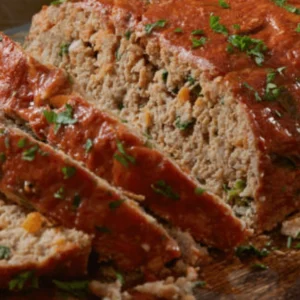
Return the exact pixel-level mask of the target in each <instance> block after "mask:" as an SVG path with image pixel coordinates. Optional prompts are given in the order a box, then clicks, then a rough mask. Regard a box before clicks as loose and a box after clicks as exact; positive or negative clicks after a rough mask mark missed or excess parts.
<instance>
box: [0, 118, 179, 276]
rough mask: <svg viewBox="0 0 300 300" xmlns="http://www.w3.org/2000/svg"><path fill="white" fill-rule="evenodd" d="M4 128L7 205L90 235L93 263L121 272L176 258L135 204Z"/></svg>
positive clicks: (2, 183)
mask: <svg viewBox="0 0 300 300" xmlns="http://www.w3.org/2000/svg"><path fill="white" fill-rule="evenodd" d="M5 125H6V126H5V127H4V126H3V125H2V126H1V128H0V130H1V131H0V132H1V134H0V154H1V158H2V159H1V166H0V170H1V179H0V190H1V192H3V193H4V194H5V195H6V196H7V198H8V199H11V200H13V201H15V202H17V203H19V204H20V205H23V206H29V207H33V208H34V209H36V210H38V211H39V212H41V213H42V214H44V215H45V216H46V217H48V218H49V219H50V220H53V221H54V222H56V223H58V224H60V225H62V226H64V227H66V228H76V229H79V230H82V231H84V232H86V233H88V234H92V235H94V238H93V249H94V250H95V252H96V253H98V255H99V261H105V262H106V261H109V262H111V263H112V265H114V266H115V267H116V268H118V269H120V270H123V271H142V270H145V271H146V270H147V271H148V272H153V273H155V272H158V271H160V269H161V268H162V267H163V266H164V264H165V263H166V262H168V261H170V260H173V259H175V258H177V257H178V256H179V255H180V253H179V250H178V246H177V244H176V242H175V241H174V240H173V239H171V238H170V236H169V235H168V234H167V232H166V231H165V230H164V229H163V228H162V227H161V226H159V225H158V223H157V222H156V220H155V219H153V218H152V217H150V216H148V215H147V214H146V213H144V212H143V211H142V210H141V209H140V207H139V206H138V204H137V203H136V202H134V201H133V200H131V199H129V198H128V197H126V196H125V195H124V194H123V193H121V191H119V190H117V189H115V188H113V187H112V186H110V185H109V184H108V183H107V182H106V181H104V180H102V179H100V178H98V177H96V176H95V175H94V174H92V173H90V172H89V171H88V170H86V169H84V168H83V167H82V166H81V165H80V164H78V163H76V162H75V161H73V160H72V159H70V158H69V157H67V156H66V155H64V154H63V153H61V152H58V151H56V150H54V149H52V148H51V147H50V146H48V145H45V144H43V143H40V142H37V141H36V140H34V139H33V138H32V137H31V136H30V135H29V134H27V133H25V132H23V131H22V130H20V129H18V128H15V127H14V126H8V124H7V123H6V124H5ZM142 267H143V268H142Z"/></svg>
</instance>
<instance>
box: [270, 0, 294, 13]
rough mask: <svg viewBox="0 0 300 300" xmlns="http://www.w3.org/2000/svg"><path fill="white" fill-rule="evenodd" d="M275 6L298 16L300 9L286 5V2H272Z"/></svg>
mask: <svg viewBox="0 0 300 300" xmlns="http://www.w3.org/2000/svg"><path fill="white" fill-rule="evenodd" d="M272 1H273V2H274V3H275V4H276V5H277V6H279V7H282V8H284V9H285V10H287V11H288V12H291V13H293V14H296V15H300V9H299V8H297V7H295V6H293V5H290V4H288V3H287V0H272Z"/></svg>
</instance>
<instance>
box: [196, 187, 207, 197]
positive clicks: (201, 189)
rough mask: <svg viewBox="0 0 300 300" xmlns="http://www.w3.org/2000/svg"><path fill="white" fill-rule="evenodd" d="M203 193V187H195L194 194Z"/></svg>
mask: <svg viewBox="0 0 300 300" xmlns="http://www.w3.org/2000/svg"><path fill="white" fill-rule="evenodd" d="M203 193H205V189H203V188H200V187H197V188H195V194H196V195H198V196H200V195H202V194H203Z"/></svg>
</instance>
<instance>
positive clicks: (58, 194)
mask: <svg viewBox="0 0 300 300" xmlns="http://www.w3.org/2000/svg"><path fill="white" fill-rule="evenodd" d="M64 193H65V189H64V187H61V188H60V189H59V190H58V191H57V192H56V193H54V195H53V196H54V198H56V199H64V197H65V196H64Z"/></svg>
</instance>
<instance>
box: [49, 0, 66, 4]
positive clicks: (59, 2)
mask: <svg viewBox="0 0 300 300" xmlns="http://www.w3.org/2000/svg"><path fill="white" fill-rule="evenodd" d="M67 1H68V0H55V1H52V2H51V3H50V5H60V4H63V3H65V2H67Z"/></svg>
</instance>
